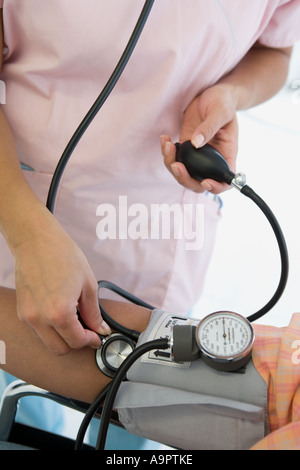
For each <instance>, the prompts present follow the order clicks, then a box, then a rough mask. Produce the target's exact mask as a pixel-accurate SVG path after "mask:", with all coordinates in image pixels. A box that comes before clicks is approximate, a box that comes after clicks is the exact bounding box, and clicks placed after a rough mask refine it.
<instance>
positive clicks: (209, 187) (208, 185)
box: [201, 181, 212, 191]
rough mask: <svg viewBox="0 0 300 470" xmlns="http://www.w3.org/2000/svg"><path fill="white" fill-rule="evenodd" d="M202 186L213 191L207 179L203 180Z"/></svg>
mask: <svg viewBox="0 0 300 470" xmlns="http://www.w3.org/2000/svg"><path fill="white" fill-rule="evenodd" d="M201 186H202V188H203V189H205V191H211V190H212V186H211V185H210V184H209V183H207V182H206V181H203V183H201Z"/></svg>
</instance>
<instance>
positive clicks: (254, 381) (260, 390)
mask: <svg viewBox="0 0 300 470" xmlns="http://www.w3.org/2000/svg"><path fill="white" fill-rule="evenodd" d="M187 321H189V322H193V320H187V319H184V318H181V319H180V318H178V317H174V316H173V315H172V314H171V313H167V312H163V311H160V310H154V311H153V313H152V315H151V319H150V323H149V325H148V328H147V330H146V331H145V332H144V333H143V334H142V335H141V336H140V338H139V341H138V344H137V345H140V344H143V343H145V342H147V341H150V340H153V339H157V338H161V337H166V336H169V335H170V334H171V330H172V326H173V325H174V324H176V323H180V324H181V323H183V324H185V323H186V322H187ZM196 322H198V321H196ZM127 379H128V381H126V382H123V383H122V384H121V387H120V390H119V392H118V395H117V397H116V400H115V408H116V409H117V410H118V414H119V419H120V421H121V423H122V424H123V425H124V427H125V428H126V429H127V431H129V432H130V433H132V434H136V435H138V436H141V437H144V438H147V439H151V440H154V441H157V442H160V443H162V444H165V445H168V446H171V447H175V448H179V449H189V450H201V449H202V450H247V449H250V448H251V447H252V446H253V445H254V444H255V443H257V442H258V441H260V440H261V439H262V438H263V437H265V435H266V434H268V433H269V428H268V415H267V384H266V383H265V382H264V380H263V379H262V377H261V376H260V375H259V373H258V372H257V370H256V369H255V367H254V365H253V362H252V361H250V362H249V363H248V364H247V366H246V367H245V369H244V370H243V371H239V372H238V373H236V372H234V373H232V372H219V371H217V370H214V369H212V368H210V367H209V366H207V365H206V364H205V363H204V362H203V361H202V360H201V359H199V360H197V361H194V362H191V363H181V364H177V363H174V362H173V361H172V358H171V351H168V350H167V351H151V352H150V353H147V354H144V355H143V356H142V357H141V358H140V359H139V360H138V361H136V362H135V363H134V365H133V366H132V367H131V368H130V370H129V371H128V374H127Z"/></svg>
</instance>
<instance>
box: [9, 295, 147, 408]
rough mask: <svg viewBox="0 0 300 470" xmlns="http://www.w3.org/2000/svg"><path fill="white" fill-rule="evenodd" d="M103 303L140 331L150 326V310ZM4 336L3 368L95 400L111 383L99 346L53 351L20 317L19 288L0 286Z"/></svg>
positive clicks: (61, 391)
mask: <svg viewBox="0 0 300 470" xmlns="http://www.w3.org/2000/svg"><path fill="white" fill-rule="evenodd" d="M103 305H104V307H105V309H106V310H107V312H108V313H109V315H111V316H112V317H113V318H114V319H115V320H117V321H118V322H119V323H122V324H124V325H125V326H127V327H129V328H131V329H134V330H136V331H143V330H145V329H146V327H147V324H148V321H149V318H150V314H151V311H150V310H148V309H145V308H141V307H137V306H135V305H132V304H127V303H126V304H125V303H119V302H113V301H106V302H104V303H103ZM0 340H1V341H4V344H5V347H6V364H4V365H1V368H3V369H4V370H5V371H7V372H9V373H11V374H12V375H14V376H16V377H18V378H20V379H22V380H25V381H27V382H29V383H31V384H33V385H37V386H38V387H41V388H44V389H46V390H49V391H52V392H54V393H58V394H60V395H63V396H66V397H70V398H73V399H77V400H81V401H84V402H92V401H93V400H94V399H95V398H96V396H97V395H98V394H99V393H100V391H101V390H102V389H103V388H104V387H105V386H106V385H107V384H108V383H109V379H108V378H107V377H106V376H104V375H103V374H102V373H101V372H100V370H99V369H98V368H97V366H96V362H95V350H93V349H91V348H83V349H81V350H78V351H72V352H71V353H70V354H68V355H66V356H55V355H54V354H52V353H51V352H50V351H49V350H48V349H47V348H46V347H45V345H44V344H43V343H42V342H41V341H40V339H39V338H38V337H37V336H36V335H35V333H33V331H32V330H31V329H30V328H29V327H27V326H26V325H25V324H24V323H22V322H20V321H18V320H17V315H16V296H15V291H14V290H9V289H4V288H0Z"/></svg>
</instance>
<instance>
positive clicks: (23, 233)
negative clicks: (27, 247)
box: [0, 188, 51, 255]
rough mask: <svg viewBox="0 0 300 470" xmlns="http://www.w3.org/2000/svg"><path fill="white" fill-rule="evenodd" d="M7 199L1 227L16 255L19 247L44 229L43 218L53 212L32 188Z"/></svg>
mask: <svg viewBox="0 0 300 470" xmlns="http://www.w3.org/2000/svg"><path fill="white" fill-rule="evenodd" d="M6 199H7V201H6V202H5V208H4V209H3V211H1V220H0V228H1V232H2V234H3V236H4V238H5V240H6V243H7V245H8V247H9V249H10V251H11V252H12V254H13V255H15V254H16V251H17V249H18V247H20V246H21V245H23V244H24V243H25V244H26V243H27V242H28V241H29V242H32V240H33V238H34V234H35V233H37V232H40V231H41V230H43V226H44V225H45V223H44V222H43V220H45V218H46V219H48V217H49V216H50V215H51V214H50V213H49V211H48V210H47V208H46V207H45V206H44V204H43V203H42V202H41V201H40V200H39V199H38V197H37V196H36V195H35V194H34V193H33V192H32V191H31V189H30V188H29V190H28V189H27V188H26V189H25V190H24V191H19V190H18V191H16V192H15V194H14V196H12V197H11V198H8V197H7V198H6ZM48 214H49V215H48Z"/></svg>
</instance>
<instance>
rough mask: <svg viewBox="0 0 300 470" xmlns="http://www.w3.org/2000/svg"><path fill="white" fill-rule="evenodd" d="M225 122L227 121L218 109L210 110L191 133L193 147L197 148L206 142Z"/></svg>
mask: <svg viewBox="0 0 300 470" xmlns="http://www.w3.org/2000/svg"><path fill="white" fill-rule="evenodd" d="M225 124H227V122H226V120H224V116H223V115H222V114H221V113H220V111H219V110H218V109H216V110H215V111H214V110H212V111H211V112H210V113H209V115H208V116H207V118H206V119H205V120H204V121H203V122H202V123H201V124H200V125H199V126H198V127H197V128H196V129H195V130H194V132H193V134H192V137H191V142H192V144H193V145H194V147H196V148H199V147H202V146H203V145H205V144H207V143H208V142H209V141H211V140H212V139H213V138H214V137H215V135H216V134H217V132H219V130H220V129H221V128H222V127H223V126H224V125H225Z"/></svg>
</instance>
